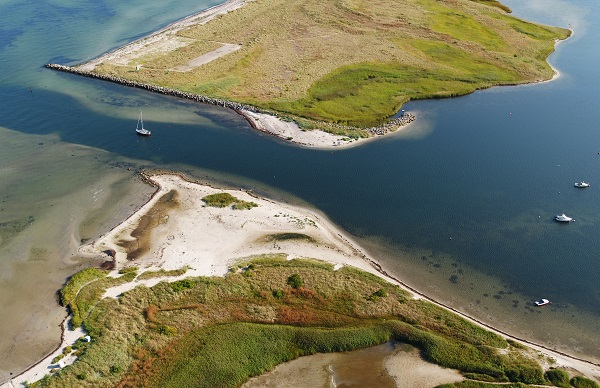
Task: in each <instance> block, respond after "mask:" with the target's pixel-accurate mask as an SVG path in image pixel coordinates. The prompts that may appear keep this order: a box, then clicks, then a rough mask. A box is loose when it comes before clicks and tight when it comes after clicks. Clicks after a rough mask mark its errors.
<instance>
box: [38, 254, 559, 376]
mask: <svg viewBox="0 0 600 388" xmlns="http://www.w3.org/2000/svg"><path fill="white" fill-rule="evenodd" d="M131 274H135V272H128V273H126V274H124V275H123V276H122V278H117V279H114V280H112V282H115V283H121V282H123V281H131V280H132V279H133V278H132V277H131ZM125 277H127V279H125ZM86 278H88V279H91V277H88V276H86ZM106 279H108V278H106V277H101V278H100V279H97V280H95V281H94V280H90V281H89V282H86V283H81V282H79V280H78V277H73V278H72V282H69V283H68V284H67V285H66V286H65V292H64V293H65V294H66V293H68V294H69V295H73V290H76V291H75V296H74V297H73V298H72V299H70V300H71V306H73V305H79V304H80V305H84V306H86V307H87V308H86V313H87V314H81V316H82V318H83V325H84V327H85V329H86V331H87V332H88V333H89V334H90V335H91V337H92V338H93V340H92V342H90V343H86V344H79V345H80V346H78V352H79V358H78V359H77V361H76V362H75V363H74V364H73V365H71V366H68V367H66V368H64V369H62V370H59V371H57V372H56V373H54V374H53V375H51V376H47V377H46V378H44V379H43V380H41V381H40V382H37V383H35V384H34V386H43V387H64V386H83V387H85V386H90V387H92V386H93V387H112V386H121V387H128V386H136V387H159V386H160V387H180V386H190V385H189V384H190V382H192V381H193V382H194V384H195V385H194V386H207V387H208V386H211V387H212V386H219V387H224V386H232V387H233V386H239V385H240V384H242V383H243V382H244V381H246V380H247V379H248V378H249V377H251V376H255V375H258V374H262V373H264V372H266V371H268V370H270V369H272V368H273V367H274V366H275V365H277V364H279V363H282V362H285V361H288V360H292V359H294V358H297V357H299V356H302V355H309V354H314V353H317V352H337V351H346V350H353V349H360V348H364V347H367V346H373V345H378V344H381V343H384V342H387V341H390V340H397V341H401V342H406V343H410V344H413V345H415V346H417V347H419V348H420V349H421V351H422V355H423V356H424V357H425V358H426V359H427V360H429V361H431V362H434V363H437V364H439V365H442V366H445V367H449V368H454V369H458V370H460V371H461V372H462V373H463V375H464V376H465V377H466V378H468V379H472V380H474V381H486V382H509V381H511V382H520V383H525V384H545V383H546V379H545V377H544V372H543V370H542V368H541V367H540V365H539V364H538V362H537V361H536V359H535V358H536V357H537V355H536V354H534V353H532V352H531V351H529V350H527V349H526V348H525V347H523V346H522V345H518V346H514V345H511V344H510V342H507V341H505V340H504V339H503V338H501V337H499V336H498V335H496V334H493V333H491V332H489V331H487V330H485V329H483V328H481V327H479V326H476V325H474V324H472V323H470V322H469V321H467V320H464V319H462V318H460V317H458V316H457V315H455V314H452V313H450V312H448V311H446V310H444V309H442V308H440V307H437V306H435V305H433V304H431V303H429V302H426V301H423V300H416V299H413V298H411V296H410V295H409V294H408V293H407V292H406V291H403V290H402V289H401V288H399V287H397V286H394V285H392V284H390V283H387V282H386V281H385V280H382V279H381V278H379V277H377V276H375V275H372V274H369V273H365V272H362V271H360V270H357V269H354V268H352V267H343V268H342V269H339V270H337V271H336V270H334V269H333V266H332V265H330V264H327V263H324V262H321V261H317V260H291V261H287V260H285V257H284V256H283V255H279V256H277V255H274V256H263V257H259V258H255V259H254V260H251V261H248V262H245V263H240V264H239V265H238V266H236V267H235V268H232V269H231V271H230V273H229V274H228V275H227V276H225V277H224V278H221V277H196V278H187V279H183V280H178V281H175V282H172V283H168V282H162V283H159V284H157V285H156V286H154V287H152V288H148V287H145V286H138V287H137V288H135V289H133V290H131V291H128V292H126V293H125V294H123V295H122V296H121V297H120V298H119V299H112V298H105V299H101V298H100V295H101V293H99V292H98V291H97V290H99V289H104V288H105V287H107V286H108V284H107V280H106ZM290 279H295V280H298V279H300V280H301V282H297V281H291V280H290ZM74 282H77V284H78V285H79V287H82V288H81V289H78V286H77V285H76V284H71V283H74ZM96 283H98V284H96ZM88 288H89V290H87V289H88ZM67 291H68V292H67ZM555 374H556V373H554V374H552V376H553V377H552V380H556V379H557V378H556V376H554V375H555ZM520 386H522V385H520Z"/></svg>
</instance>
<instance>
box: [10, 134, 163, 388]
mask: <svg viewBox="0 0 600 388" xmlns="http://www.w3.org/2000/svg"><path fill="white" fill-rule="evenodd" d="M0 141H2V142H3V143H4V144H5V147H8V148H10V149H11V152H10V153H3V154H2V155H0V165H1V167H2V168H1V170H0V174H1V175H2V180H3V186H2V189H0V193H1V197H2V199H1V201H2V202H1V204H0V209H1V210H0V258H1V260H0V306H2V315H1V316H0V338H2V341H0V383H3V382H4V381H6V380H8V379H9V378H11V377H14V376H16V375H17V374H19V373H20V372H21V371H23V370H24V369H26V368H28V367H29V366H30V365H32V364H34V363H36V362H38V361H39V360H40V359H41V358H42V357H44V356H45V355H46V354H47V353H49V352H50V351H52V349H54V348H55V347H56V346H58V344H59V342H60V334H61V329H60V324H61V322H62V321H63V320H64V318H65V317H66V313H67V312H66V309H65V308H63V307H61V306H60V305H59V304H58V299H57V290H59V289H60V288H61V287H62V285H63V284H64V283H65V281H66V278H67V277H68V276H70V275H71V274H73V273H75V272H77V271H78V270H80V269H83V268H85V267H88V266H90V265H92V263H91V262H90V260H89V259H86V258H83V257H79V256H78V255H77V250H78V249H79V246H80V244H81V239H90V238H94V237H97V236H98V235H99V234H100V233H101V231H103V230H106V229H110V228H112V227H113V226H115V225H116V224H118V223H119V222H120V221H122V219H123V218H125V217H126V216H127V215H128V214H130V213H131V212H132V211H135V209H136V206H138V207H139V206H141V205H142V204H143V202H145V201H146V200H147V199H148V196H146V197H144V196H143V193H147V194H149V193H150V192H151V191H152V188H150V187H148V186H147V185H145V184H143V183H142V182H141V181H140V179H139V178H138V177H136V175H135V172H134V171H127V170H126V168H124V167H118V166H116V162H115V161H114V160H109V159H108V158H107V157H108V156H109V155H108V154H107V153H105V152H102V151H98V150H94V149H90V148H86V147H82V146H77V145H70V144H61V143H60V142H59V141H58V140H57V139H56V138H55V136H52V135H48V136H35V135H23V134H20V133H16V132H13V131H9V130H5V129H1V128H0ZM65 155H67V157H65ZM102 155H104V156H105V158H106V159H105V158H103V156H102ZM39 165H44V166H46V167H45V168H44V169H39V168H38V166H39ZM93 172H96V173H97V174H96V175H94V174H93ZM98 177H101V178H98ZM136 193H141V194H142V195H141V196H139V197H138V196H137V195H136Z"/></svg>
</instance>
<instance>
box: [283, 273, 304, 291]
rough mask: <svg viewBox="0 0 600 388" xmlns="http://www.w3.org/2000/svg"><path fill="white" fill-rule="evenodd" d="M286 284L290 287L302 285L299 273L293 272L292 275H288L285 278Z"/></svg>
mask: <svg viewBox="0 0 600 388" xmlns="http://www.w3.org/2000/svg"><path fill="white" fill-rule="evenodd" d="M287 284H288V285H289V286H290V287H292V288H300V287H302V286H303V285H304V281H302V278H301V277H300V275H298V274H297V273H295V274H293V275H290V277H289V278H288V280H287Z"/></svg>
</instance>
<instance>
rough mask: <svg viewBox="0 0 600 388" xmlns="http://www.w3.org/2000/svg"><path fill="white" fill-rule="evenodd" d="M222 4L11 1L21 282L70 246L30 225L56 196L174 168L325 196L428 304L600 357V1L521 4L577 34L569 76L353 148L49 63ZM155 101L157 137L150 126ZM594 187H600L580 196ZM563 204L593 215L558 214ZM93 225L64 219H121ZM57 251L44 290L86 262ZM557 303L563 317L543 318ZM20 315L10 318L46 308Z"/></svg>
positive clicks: (10, 144)
mask: <svg viewBox="0 0 600 388" xmlns="http://www.w3.org/2000/svg"><path fill="white" fill-rule="evenodd" d="M215 3H218V2H212V3H211V2H204V3H194V4H181V2H175V1H169V2H161V3H152V4H148V2H140V1H134V2H127V3H122V2H117V1H104V2H84V3H82V2H69V1H58V0H55V1H43V2H41V3H40V2H33V1H19V2H16V1H1V2H0V15H2V16H0V17H1V18H2V23H1V24H0V25H1V27H0V68H2V69H3V71H2V72H1V73H0V127H1V128H2V129H3V130H2V138H4V139H5V141H2V142H0V176H2V178H3V180H2V182H3V183H4V184H3V185H1V186H0V198H2V200H3V201H4V202H3V203H2V206H0V207H2V208H3V210H2V211H0V224H2V225H4V223H6V225H13V226H14V225H17V227H16V228H17V229H16V230H17V232H14V231H12V230H13V229H6V230H5V231H4V233H7V234H6V235H7V236H9V237H10V238H12V239H13V240H11V241H13V242H10V241H8V240H5V241H8V242H6V244H5V245H0V273H2V274H3V275H2V276H0V279H1V280H2V281H3V282H4V284H10V285H11V288H12V289H14V287H17V289H18V287H19V284H22V283H23V282H21V281H20V280H22V279H21V278H19V276H21V277H25V276H28V274H30V273H29V272H27V271H30V270H29V269H28V270H23V271H20V272H19V271H18V270H16V269H15V268H16V266H18V265H20V264H19V263H23V262H26V261H27V260H29V259H31V257H32V256H31V255H32V253H31V252H32V250H31V249H32V246H33V245H36V244H35V243H34V242H36V241H43V244H42V243H40V244H37V245H40V246H42V245H43V246H44V249H46V250H50V251H52V250H53V249H52V242H49V241H47V240H51V241H53V240H56V239H60V237H57V236H60V235H61V233H60V231H59V232H55V233H50V232H48V233H43V232H39V231H40V230H45V229H47V230H54V229H52V228H42V227H39V226H38V227H39V229H35V232H34V229H33V228H29V229H28V228H27V227H26V226H22V227H19V225H26V224H27V220H28V219H29V217H33V219H34V221H33V225H39V223H43V225H42V226H47V225H50V224H51V223H53V222H54V223H56V222H57V221H56V218H57V217H60V215H56V214H52V215H49V213H48V210H47V206H46V205H45V202H44V201H48V202H54V203H56V204H57V205H61V204H63V205H64V204H65V203H69V202H68V201H73V199H72V196H75V197H77V198H79V199H81V200H82V203H83V202H84V201H83V199H84V198H87V197H88V196H89V193H90V190H91V188H92V187H93V186H94V184H95V183H96V182H109V181H114V182H113V186H111V187H113V188H114V190H113V192H126V191H127V189H128V188H132V187H133V188H136V189H137V190H139V186H137V185H138V184H139V182H137V181H136V180H135V177H134V176H133V172H128V171H127V170H126V169H125V168H124V167H130V168H132V170H131V171H134V170H136V169H137V168H139V167H143V166H160V167H162V168H169V169H178V170H183V171H186V172H187V173H189V174H192V175H194V176H196V177H199V178H202V179H211V180H218V181H221V182H227V184H231V185H242V186H245V187H249V188H253V189H255V190H256V191H259V192H265V193H270V194H271V195H280V196H283V197H285V198H288V199H292V197H293V199H294V200H299V201H304V202H306V203H308V204H311V205H312V206H315V207H316V208H318V209H321V210H322V211H323V212H325V213H326V214H327V215H328V216H329V217H330V218H331V219H332V220H333V221H334V222H335V223H337V224H338V225H340V226H341V227H343V228H344V229H346V230H347V231H349V232H350V233H353V234H354V235H355V236H357V238H359V240H360V241H361V242H362V243H363V244H365V246H367V247H368V248H369V250H370V251H371V252H372V253H373V254H374V255H375V256H376V257H377V258H379V259H380V260H381V261H382V262H383V263H384V266H385V267H386V268H389V269H391V270H393V271H394V272H395V273H396V274H397V275H398V277H400V278H402V279H403V280H405V281H406V282H407V283H408V284H410V285H412V286H414V287H416V288H417V289H422V290H424V292H426V293H427V294H428V295H431V296H434V297H436V298H440V299H442V300H444V301H445V302H447V303H448V304H451V305H452V306H454V307H457V308H460V309H462V310H464V311H467V312H468V313H470V314H473V315H475V316H477V317H479V318H481V319H483V320H486V321H487V322H490V323H493V324H495V325H498V326H501V327H502V328H504V329H506V330H512V331H513V332H515V333H517V334H519V335H522V336H525V337H527V338H531V339H533V340H537V341H543V342H545V343H548V344H550V345H551V346H554V347H558V348H561V349H566V350H568V351H571V352H574V353H578V354H582V355H585V356H586V357H595V358H596V359H600V353H599V351H598V349H600V338H598V337H600V336H598V335H597V333H598V332H600V290H599V288H598V285H597V284H598V276H599V275H600V261H599V260H598V251H599V250H598V235H599V232H600V223H598V220H599V219H600V207H599V206H598V203H599V200H600V191H599V190H598V188H597V187H596V186H598V187H600V180H598V182H596V179H597V178H598V177H599V176H600V175H599V174H598V172H599V168H600V154H598V152H600V131H598V123H599V122H600V109H598V106H597V105H598V90H599V88H598V86H599V85H598V83H599V82H600V77H598V72H599V70H598V67H597V66H596V65H595V64H597V63H598V57H599V56H600V46H598V45H597V42H596V41H595V39H594V37H595V36H598V29H599V28H600V25H599V22H598V21H597V20H594V19H593V17H592V16H591V15H594V14H597V12H598V11H600V10H599V9H598V7H599V5H598V4H596V3H595V2H593V1H592V0H586V1H578V2H575V1H570V2H564V1H546V2H539V1H530V2H524V1H521V0H510V1H507V2H506V3H507V4H508V5H509V6H511V7H512V8H513V9H514V10H515V13H516V14H518V15H522V16H526V17H528V18H532V19H535V20H539V21H542V22H546V23H552V24H555V25H560V26H563V27H569V26H570V27H571V28H573V29H574V30H575V35H574V37H573V38H572V39H570V40H569V41H567V42H564V43H562V44H561V45H560V46H559V49H558V51H557V53H555V54H554V55H553V56H552V58H551V62H552V63H553V64H554V65H555V66H556V67H557V68H558V69H559V70H560V71H561V73H562V76H561V78H559V79H557V80H555V81H553V82H550V83H544V84H539V85H531V86H522V87H506V88H495V89H491V90H486V91H481V92H477V93H475V94H472V95H469V96H465V97H461V98H456V99H449V100H438V101H420V102H415V103H410V104H408V105H407V106H405V107H404V109H407V110H410V111H413V112H416V113H417V116H418V121H417V123H416V124H415V125H414V126H413V127H412V128H411V129H410V130H409V131H407V133H404V134H397V135H393V136H390V137H389V138H385V139H382V140H378V141H375V142H371V143H369V144H367V145H365V146H362V147H358V148H353V149H348V150H343V151H342V150H337V151H335V152H332V151H315V150H308V149H301V148H297V147H294V146H290V145H287V144H284V143H282V142H281V141H279V140H277V139H274V138H271V137H269V136H266V135H264V134H261V133H256V132H254V131H253V130H251V128H250V127H249V126H248V125H247V124H246V122H245V121H244V120H243V119H242V118H241V117H240V116H238V115H236V114H235V113H233V112H231V111H228V110H223V109H219V108H216V107H212V106H203V105H198V104H193V103H190V102H187V101H182V100H178V99H174V98H168V97H164V96H159V95H153V94H149V93H146V92H142V91H139V90H133V89H129V88H125V87H121V86H118V85H112V84H108V83H104V82H100V81H97V80H90V79H85V78H81V77H76V76H72V75H68V74H61V73H57V72H53V71H49V70H46V69H44V68H43V67H42V66H43V65H44V64H45V63H47V62H58V63H63V64H74V63H79V62H81V61H84V60H86V59H89V58H92V57H95V56H97V55H99V54H101V53H103V52H106V51H108V50H110V49H113V48H115V47H117V46H119V45H122V44H124V43H126V42H128V41H130V40H132V39H134V38H136V37H139V36H141V35H143V34H146V33H148V32H151V31H153V30H155V29H157V28H159V27H161V26H164V25H165V24H167V23H168V22H170V21H173V20H176V19H177V18H180V17H182V16H185V15H188V14H191V13H193V12H195V11H197V10H200V9H202V8H206V7H209V6H211V5H213V4H215ZM540 4H542V6H541V7H540ZM140 109H143V110H144V119H145V121H146V125H147V127H148V128H150V129H151V130H152V131H153V136H152V137H151V138H149V139H140V138H137V137H136V136H135V134H134V133H133V127H134V126H135V122H136V119H137V115H138V112H139V110H140ZM83 150H85V151H83ZM72 155H77V156H72ZM73 158H78V159H77V161H76V162H73V161H72V160H73ZM105 180H106V181H105ZM580 180H586V181H590V182H591V184H592V187H590V188H589V189H586V190H577V189H575V188H574V187H573V183H574V182H576V181H580ZM107 184H108V183H107ZM129 202H132V203H133V202H135V199H132V200H131V201H129ZM132 203H127V204H125V203H123V204H121V206H115V207H113V209H115V208H117V209H121V211H122V209H123V208H126V207H127V206H129V205H132ZM86 206H87V205H84V204H82V205H81V208H82V209H85V208H86ZM106 211H109V208H108V207H107V208H106ZM563 212H565V213H567V214H568V215H571V216H573V217H574V218H575V219H577V222H576V223H572V224H569V225H559V224H557V223H555V222H553V221H552V217H553V216H554V215H555V214H560V213H563ZM59 214H60V213H59ZM93 214H96V215H97V214H98V212H94V213H93ZM88 216H89V214H88V215H86V214H85V211H83V210H82V211H78V212H75V213H73V214H67V213H64V217H65V220H63V221H62V223H60V222H58V224H60V225H66V224H68V225H74V226H73V229H74V230H76V233H75V234H78V235H81V236H79V237H82V238H89V237H92V236H93V235H94V233H101V232H102V228H106V227H107V226H108V225H109V224H110V223H111V222H114V219H113V220H111V219H110V217H108V216H107V220H106V221H102V222H100V221H99V222H98V223H97V224H94V223H93V222H90V221H89V217H88ZM67 218H68V220H67ZM84 220H85V221H84ZM21 221H23V222H24V223H25V224H23V223H21V224H19V222H21ZM67 221H69V222H67ZM82 222H83V224H84V225H85V227H81V226H80V224H81V223H82ZM36 223H38V224H36ZM7 230H8V231H7ZM11 233H12V234H11ZM44 234H46V235H44ZM3 236H4V235H3ZM11 236H12V237H11ZM15 236H22V238H24V239H26V240H28V241H33V242H32V243H31V244H29V245H27V244H25V245H24V244H17V240H18V238H17V237H15ZM49 236H51V237H52V238H49ZM58 245H60V244H59V243H57V246H58ZM60 246H62V245H60ZM25 247H26V248H25ZM71 249H72V248H71ZM54 251H56V253H55V254H54V255H50V256H48V257H49V258H48V260H49V261H50V263H52V262H53V260H54V261H57V263H62V264H60V265H58V264H57V267H60V269H56V271H57V272H55V273H54V274H53V275H52V276H48V279H45V280H44V279H43V277H44V273H43V272H41V273H35V275H34V276H36V277H41V278H40V280H39V283H40V284H45V286H44V287H43V289H42V288H40V289H39V290H38V291H39V292H47V290H49V289H56V288H58V287H60V284H61V282H60V281H59V279H64V277H65V276H67V275H68V273H70V271H71V272H72V271H73V270H74V269H75V268H77V266H78V265H80V263H65V258H64V257H61V255H60V254H59V252H64V251H68V250H67V249H62V248H61V249H59V248H56V249H54ZM33 252H38V253H39V251H36V250H34V251H33ZM49 267H50V265H49ZM27 287H35V285H31V284H29V283H28V285H27ZM40 287H41V286H40ZM53 287H54V288H53ZM33 291H35V290H33ZM16 294H19V293H18V292H16ZM541 297H546V298H548V299H551V300H552V301H553V302H554V304H553V306H552V308H550V309H544V310H539V309H537V310H536V309H533V308H531V301H532V300H534V299H539V298H541ZM50 299H51V298H50ZM0 300H2V299H0ZM46 302H47V303H52V300H50V301H46ZM23 303H26V302H23ZM11 311H13V314H15V315H12V316H10V315H8V316H7V319H22V320H27V314H30V312H29V310H28V309H27V308H26V307H23V306H21V307H19V308H17V307H14V308H13V310H11ZM0 319H4V318H3V317H0ZM1 327H2V326H1V325H0V328H1ZM0 330H1V329H0ZM7 330H8V329H7ZM4 342H6V341H4ZM1 345H2V343H0V347H1ZM0 365H2V362H1V361H0ZM1 369H2V368H0V373H2V370H1ZM0 381H2V375H0Z"/></svg>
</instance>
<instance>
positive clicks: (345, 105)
mask: <svg viewBox="0 0 600 388" xmlns="http://www.w3.org/2000/svg"><path fill="white" fill-rule="evenodd" d="M508 12H510V9H508V8H507V7H506V6H504V5H502V4H501V3H499V2H498V1H496V0H471V1H452V2H450V1H443V2H442V1H437V0H406V1H402V2H397V1H393V0H382V1H377V2H367V1H363V0H356V1H321V0H300V1H296V2H293V3H290V2H289V1H285V0H263V1H255V2H249V3H248V4H246V5H245V6H244V7H242V8H240V9H238V10H236V11H234V12H229V13H227V14H225V15H221V16H220V17H218V18H216V19H214V20H212V21H210V22H209V23H206V24H204V25H200V26H192V27H190V28H187V29H184V30H181V31H179V32H178V33H177V35H178V38H179V39H180V40H179V42H181V41H183V40H184V39H187V41H189V44H188V45H187V46H184V47H180V48H178V49H176V50H175V51H172V52H168V53H160V52H159V53H156V52H154V53H150V52H149V53H148V55H145V56H142V57H136V58H134V59H131V62H130V63H129V64H128V65H127V66H122V65H121V64H119V65H117V64H110V63H103V64H101V65H100V66H98V67H97V68H96V70H95V71H97V72H99V73H102V74H110V75H116V76H119V77H123V78H126V79H131V80H135V81H139V82H144V83H149V84H155V85H159V86H165V87H169V88H173V89H179V90H184V91H188V92H193V93H198V94H203V95H209V96H212V97H217V98H223V99H227V100H231V101H238V102H242V103H249V104H252V105H255V106H257V107H259V108H264V109H266V110H271V111H272V110H275V111H277V112H279V113H282V114H283V115H284V116H286V117H285V118H286V119H288V120H295V121H297V122H298V123H299V124H300V125H301V126H302V127H303V128H306V129H312V128H317V127H318V128H323V129H325V130H328V131H332V132H336V133H339V134H344V135H346V136H348V137H351V138H356V137H360V136H369V135H368V133H367V132H366V131H363V130H361V128H364V127H370V126H374V125H379V124H381V123H383V122H385V121H386V120H387V119H388V118H389V117H390V116H391V115H393V114H395V113H396V112H397V111H398V110H399V108H400V107H401V106H402V104H404V103H405V102H407V101H409V100H412V99H422V98H442V97H451V96H458V95H463V94H467V93H471V92H473V91H475V90H477V89H481V88H487V87H490V86H494V85H512V84H520V83H525V82H534V81H540V80H544V79H549V78H551V76H552V75H553V72H552V70H551V68H550V66H549V65H548V64H547V62H546V58H547V56H548V55H549V54H550V53H551V52H552V50H553V49H554V42H555V40H557V39H565V38H566V37H568V36H569V31H568V30H566V29H560V28H554V27H548V26H542V25H539V24H535V23H530V22H526V21H523V20H520V19H517V18H515V17H512V16H511V15H509V14H507V13H508ZM215 42H227V43H236V44H240V45H241V48H240V49H239V50H237V51H235V52H231V53H229V54H227V55H224V56H222V57H220V58H218V59H217V60H214V61H212V62H209V63H206V64H204V65H202V66H200V67H198V68H193V69H191V70H190V71H186V72H181V71H173V70H174V69H175V68H176V67H178V66H182V65H187V64H188V63H189V61H190V60H192V59H194V58H197V57H199V56H200V55H203V54H206V53H208V52H210V51H213V50H215V49H216V48H218V46H217V45H215ZM357 48H359V49H357ZM156 51H157V52H158V51H160V50H156ZM137 65H141V66H142V67H141V68H140V69H139V70H137V71H136V70H135V67H136V66H137Z"/></svg>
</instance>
